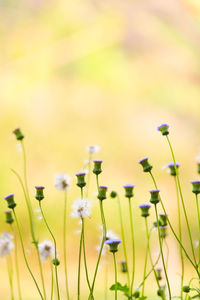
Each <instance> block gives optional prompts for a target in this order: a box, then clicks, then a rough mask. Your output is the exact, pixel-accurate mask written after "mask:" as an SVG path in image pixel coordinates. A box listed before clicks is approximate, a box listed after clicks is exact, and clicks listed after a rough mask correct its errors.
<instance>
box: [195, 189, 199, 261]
mask: <svg viewBox="0 0 200 300" xmlns="http://www.w3.org/2000/svg"><path fill="white" fill-rule="evenodd" d="M195 196H196V206H197V216H198V226H199V236H200V211H199V202H198V195H197V194H195ZM198 248H199V264H200V237H199V245H198Z"/></svg>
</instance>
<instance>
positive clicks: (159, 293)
mask: <svg viewBox="0 0 200 300" xmlns="http://www.w3.org/2000/svg"><path fill="white" fill-rule="evenodd" d="M164 294H165V286H161V287H160V288H159V289H158V290H157V295H158V296H160V297H163V296H164Z"/></svg>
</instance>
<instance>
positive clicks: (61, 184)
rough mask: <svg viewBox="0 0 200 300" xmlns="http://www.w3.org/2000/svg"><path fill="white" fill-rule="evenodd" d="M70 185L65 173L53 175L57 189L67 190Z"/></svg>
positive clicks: (68, 177)
mask: <svg viewBox="0 0 200 300" xmlns="http://www.w3.org/2000/svg"><path fill="white" fill-rule="evenodd" d="M69 186H70V176H69V175H67V174H58V175H56V177H55V187H56V188H57V189H58V190H63V191H67V190H68V188H69Z"/></svg>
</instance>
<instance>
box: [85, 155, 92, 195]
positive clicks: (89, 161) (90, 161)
mask: <svg viewBox="0 0 200 300" xmlns="http://www.w3.org/2000/svg"><path fill="white" fill-rule="evenodd" d="M91 163H92V154H91V153H89V160H88V176H87V190H86V198H88V195H89V188H90V175H91Z"/></svg>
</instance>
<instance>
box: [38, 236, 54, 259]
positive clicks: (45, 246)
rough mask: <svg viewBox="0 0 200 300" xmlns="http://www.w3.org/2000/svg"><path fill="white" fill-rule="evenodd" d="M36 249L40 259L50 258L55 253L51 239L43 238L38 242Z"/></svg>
mask: <svg viewBox="0 0 200 300" xmlns="http://www.w3.org/2000/svg"><path fill="white" fill-rule="evenodd" d="M38 250H39V253H40V257H41V260H42V261H45V260H47V259H48V258H51V257H53V256H54V254H55V249H54V245H53V243H52V242H51V241H48V240H44V241H42V242H41V243H39V244H38Z"/></svg>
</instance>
